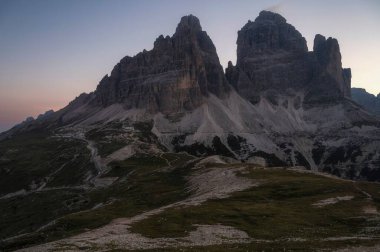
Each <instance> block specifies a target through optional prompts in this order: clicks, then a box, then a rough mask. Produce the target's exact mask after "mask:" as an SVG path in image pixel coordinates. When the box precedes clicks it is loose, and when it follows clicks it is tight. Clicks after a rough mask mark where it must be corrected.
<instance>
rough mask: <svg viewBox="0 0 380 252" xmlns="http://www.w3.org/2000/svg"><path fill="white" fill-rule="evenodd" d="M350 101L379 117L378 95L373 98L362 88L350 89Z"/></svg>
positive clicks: (379, 101)
mask: <svg viewBox="0 0 380 252" xmlns="http://www.w3.org/2000/svg"><path fill="white" fill-rule="evenodd" d="M351 94H352V100H354V101H355V102H357V103H358V104H359V105H360V106H362V107H363V108H365V109H366V110H367V111H368V112H370V113H372V114H374V115H376V116H378V117H380V94H378V95H377V96H374V95H373V94H370V93H367V91H366V90H365V89H364V88H352V89H351Z"/></svg>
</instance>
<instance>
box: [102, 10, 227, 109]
mask: <svg viewBox="0 0 380 252" xmlns="http://www.w3.org/2000/svg"><path fill="white" fill-rule="evenodd" d="M229 89H230V88H229V85H228V82H227V80H226V78H225V76H224V73H223V68H222V66H221V65H220V62H219V58H218V56H217V53H216V48H215V46H214V44H213V42H212V41H211V39H210V37H209V36H208V35H207V33H206V32H205V31H203V30H202V28H201V25H200V22H199V19H198V18H197V17H195V16H193V15H189V16H185V17H182V19H181V22H180V23H179V24H178V26H177V29H176V32H175V33H174V35H173V36H172V37H169V36H166V37H164V36H162V35H161V36H159V37H158V38H157V39H156V41H155V42H154V48H153V49H152V50H150V51H145V50H144V51H143V52H141V53H139V54H137V55H136V56H134V57H128V56H127V57H125V58H123V59H122V60H121V61H120V62H119V63H118V64H117V65H116V66H115V67H114V69H113V70H112V72H111V75H110V76H108V75H106V76H105V77H104V78H103V79H102V80H101V81H100V83H99V85H98V87H97V89H96V91H95V96H96V102H95V103H96V104H98V105H101V106H109V105H111V104H113V103H122V104H124V105H125V107H126V109H131V108H143V109H147V110H148V111H149V112H151V113H156V112H162V113H164V114H170V113H178V112H183V111H189V110H193V109H195V108H196V107H198V106H200V105H201V104H202V103H203V100H204V98H205V97H208V96H209V95H210V94H213V95H216V96H217V97H220V98H222V97H224V96H225V95H226V94H227V93H228V92H229Z"/></svg>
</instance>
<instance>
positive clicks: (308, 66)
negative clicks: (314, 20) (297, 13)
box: [226, 11, 351, 104]
mask: <svg viewBox="0 0 380 252" xmlns="http://www.w3.org/2000/svg"><path fill="white" fill-rule="evenodd" d="M226 77H227V79H228V81H229V82H230V83H231V84H232V86H234V87H235V89H236V90H237V91H238V92H239V93H240V95H242V96H243V97H245V98H246V99H248V100H249V101H250V102H251V103H253V104H255V103H257V102H258V101H259V100H260V96H261V95H262V94H263V93H268V92H270V93H272V94H273V93H284V92H285V91H286V90H288V89H293V90H295V91H300V90H303V91H304V93H305V98H306V99H305V100H304V102H305V103H306V104H315V103H324V102H331V101H339V99H341V98H344V97H350V88H351V70H350V69H343V68H342V63H341V54H340V49H339V44H338V41H337V40H336V39H333V38H328V39H326V38H325V37H323V36H322V35H319V34H317V35H316V37H315V40H314V48H313V51H312V52H308V49H307V45H306V40H305V38H304V37H302V35H301V33H300V32H299V31H297V30H296V29H295V28H294V27H293V26H292V25H290V24H288V23H287V22H286V19H285V18H283V17H282V16H281V15H279V14H277V13H273V12H269V11H262V12H260V15H259V16H258V17H257V18H256V19H255V21H254V22H251V21H248V23H247V24H246V25H244V27H243V28H242V29H241V30H240V31H239V32H238V39H237V64H236V66H233V65H232V63H229V65H228V67H227V69H226ZM272 100H273V99H272Z"/></svg>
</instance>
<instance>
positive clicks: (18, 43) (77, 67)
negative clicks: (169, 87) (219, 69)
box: [0, 0, 380, 132]
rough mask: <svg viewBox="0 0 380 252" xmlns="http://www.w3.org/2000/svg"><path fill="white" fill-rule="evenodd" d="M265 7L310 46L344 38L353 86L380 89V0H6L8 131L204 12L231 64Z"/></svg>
mask: <svg viewBox="0 0 380 252" xmlns="http://www.w3.org/2000/svg"><path fill="white" fill-rule="evenodd" d="M265 9H266V10H271V11H275V12H278V13H280V14H281V15H283V16H284V17H285V18H286V19H287V21H288V22H289V23H290V24H292V25H293V26H295V28H296V29H297V30H298V31H300V32H301V33H302V35H303V36H304V37H305V38H306V40H307V43H308V47H309V50H312V48H313V39H314V36H315V34H317V33H319V34H322V35H324V36H325V37H334V38H337V39H338V41H339V44H340V48H341V54H342V61H343V62H342V63H343V67H349V68H351V70H352V87H361V88H365V89H366V90H367V92H370V93H372V94H375V95H377V94H378V93H380V72H379V70H378V59H379V58H380V43H379V42H380V34H379V33H378V32H377V30H378V27H380V1H376V0H366V1H361V0H347V1H343V0H336V1H327V0H326V1H311V0H306V1H301V0H288V1H286V0H285V1H277V0H266V1H264V0H259V1H249V0H240V1H228V0H210V1H201V0H195V1H185V0H179V1H170V0H158V1H149V0H139V1H137V0H135V1H133V0H129V1H128V0H127V1H124V0H112V1H106V0H81V1H76V0H65V1H63V0H62V1H59V0H56V1H49V0H32V1H30V0H11V1H10V0H0V33H1V35H0V132H1V131H4V130H6V129H8V128H10V127H11V126H13V125H15V124H17V123H19V122H21V121H23V120H24V119H25V118H26V117H28V116H33V117H36V116H37V115H38V114H41V113H44V112H45V111H47V110H49V109H54V110H58V109H60V108H62V107H64V106H65V105H67V104H68V103H69V102H70V101H71V100H73V99H74V98H75V97H77V96H78V95H79V94H80V93H83V92H87V93H89V92H92V91H94V90H95V88H96V86H97V84H98V82H99V81H100V79H101V78H102V77H103V76H104V75H105V74H109V73H110V71H111V70H112V68H113V66H114V65H115V64H117V63H118V62H119V60H120V59H121V58H123V57H124V56H126V55H130V56H133V55H135V54H137V53H138V52H140V51H142V50H143V49H147V50H150V49H151V48H152V47H153V42H154V41H155V39H156V38H157V37H158V36H159V35H161V34H163V35H170V36H171V35H172V34H173V33H174V31H175V28H176V25H177V23H178V22H179V20H180V18H181V17H182V16H183V15H187V14H190V13H191V14H193V15H195V16H197V17H198V18H199V19H200V22H201V25H202V28H203V30H205V31H206V32H207V33H208V34H209V35H210V37H211V39H212V41H213V42H214V44H215V46H216V48H217V52H218V55H219V58H220V62H221V64H222V65H223V67H226V66H227V62H228V61H229V60H231V61H232V62H235V60H236V39H237V32H238V30H239V29H241V28H242V26H243V25H244V24H245V23H246V22H247V21H248V20H249V19H250V20H254V19H255V18H256V17H257V15H258V14H259V12H260V11H261V10H265Z"/></svg>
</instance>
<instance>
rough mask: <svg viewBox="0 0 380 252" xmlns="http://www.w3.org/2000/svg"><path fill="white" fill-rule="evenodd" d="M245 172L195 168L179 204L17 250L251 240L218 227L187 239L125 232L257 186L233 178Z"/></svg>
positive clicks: (203, 228)
mask: <svg viewBox="0 0 380 252" xmlns="http://www.w3.org/2000/svg"><path fill="white" fill-rule="evenodd" d="M245 169H246V167H240V168H210V169H206V168H204V167H203V166H202V167H197V168H196V169H195V171H194V174H193V175H192V176H191V177H189V178H188V179H189V185H190V186H189V188H188V190H189V191H192V192H193V194H192V196H190V197H189V198H187V199H185V200H183V201H179V202H176V203H173V204H170V205H166V206H163V207H160V208H157V209H154V210H151V211H147V212H144V213H142V214H139V215H136V216H134V217H131V218H120V219H115V220H113V221H112V222H111V223H110V224H108V225H106V226H104V227H101V228H98V229H94V230H91V231H88V232H86V233H83V234H79V235H76V236H74V237H70V238H67V239H63V240H60V241H55V242H51V243H47V244H42V245H39V246H36V247H32V248H28V249H25V250H20V251H48V250H58V249H61V248H66V249H68V250H67V251H70V249H74V251H75V248H78V247H92V248H98V249H99V250H105V249H107V248H109V246H112V248H124V249H148V248H159V247H160V248H161V247H178V246H195V245H213V244H222V243H231V242H233V243H242V242H247V241H251V239H250V238H249V237H248V236H247V234H246V233H245V232H243V231H240V230H237V229H234V228H232V227H227V226H221V225H213V226H205V225H203V226H202V225H200V226H197V229H196V230H195V231H193V232H191V233H190V234H189V236H188V237H185V238H181V239H177V238H158V239H150V238H147V237H143V236H142V235H140V234H136V233H131V232H130V231H129V228H130V226H131V225H132V224H133V223H137V222H139V221H141V220H144V219H146V218H148V217H150V216H153V215H157V214H160V213H162V212H163V211H165V210H167V209H169V208H175V207H186V206H194V205H199V204H202V203H203V202H205V201H207V200H208V199H213V198H226V197H228V196H229V195H230V194H231V193H233V192H236V191H242V190H246V189H248V188H250V187H252V186H258V185H259V183H258V182H257V181H253V180H251V179H248V178H244V177H240V176H236V172H238V171H243V170H245ZM248 238H249V239H248ZM76 250H78V249H76Z"/></svg>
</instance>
